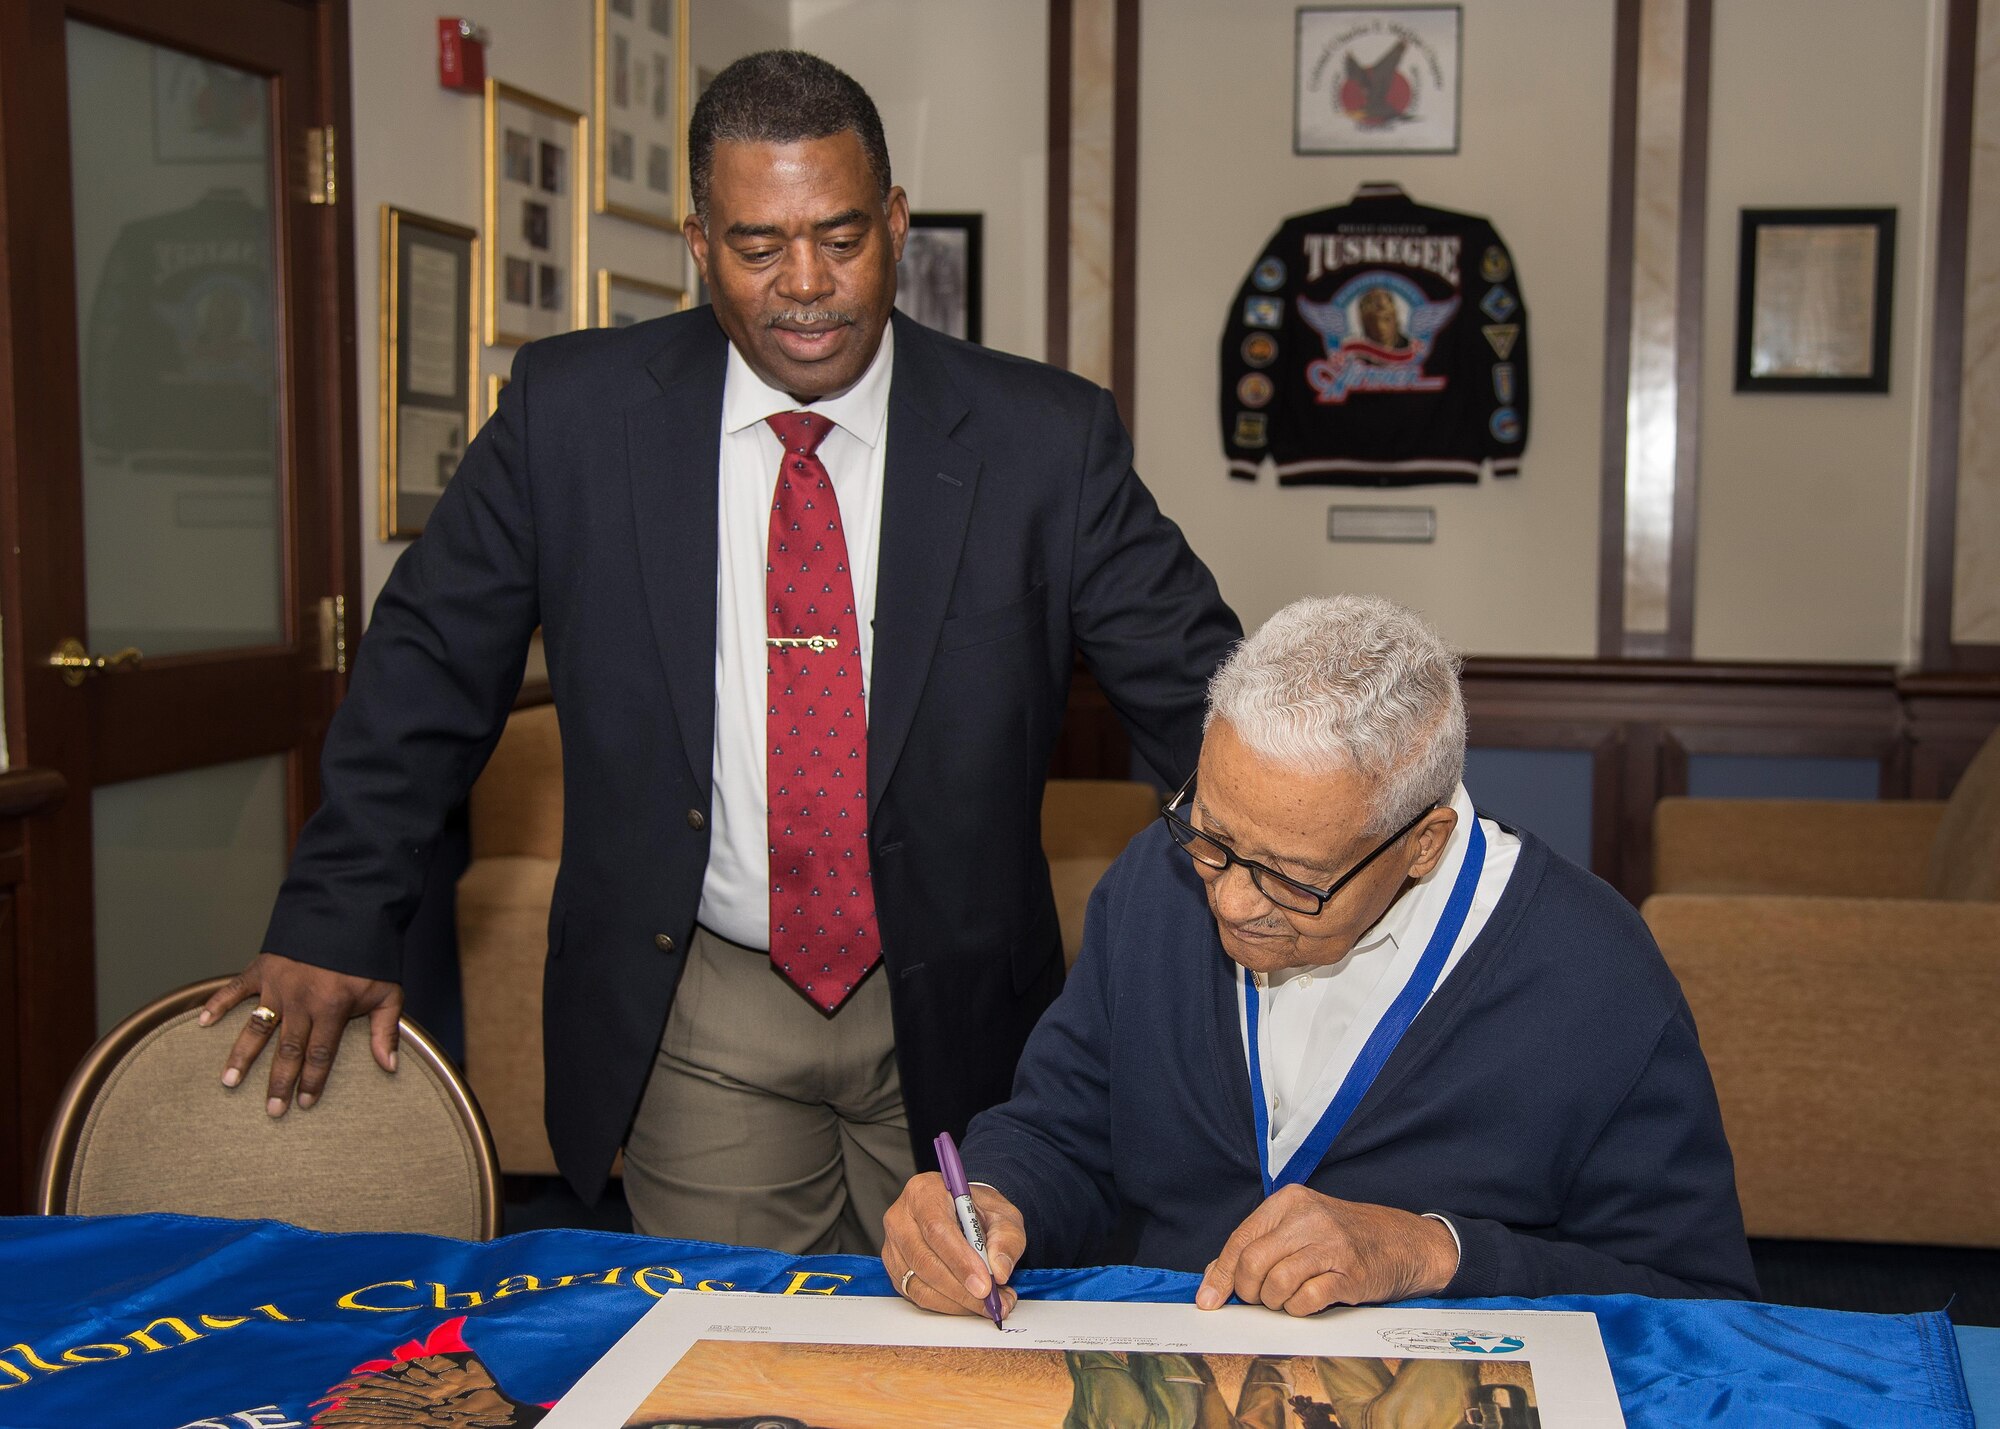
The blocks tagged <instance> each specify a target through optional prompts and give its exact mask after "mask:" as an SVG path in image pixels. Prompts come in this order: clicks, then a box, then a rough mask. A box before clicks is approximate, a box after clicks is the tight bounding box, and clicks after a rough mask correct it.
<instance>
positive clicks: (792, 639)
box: [764, 635, 840, 655]
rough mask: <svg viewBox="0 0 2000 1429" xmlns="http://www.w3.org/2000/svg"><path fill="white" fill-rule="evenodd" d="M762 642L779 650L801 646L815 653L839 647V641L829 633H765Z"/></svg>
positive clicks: (795, 648) (794, 648) (822, 652)
mask: <svg viewBox="0 0 2000 1429" xmlns="http://www.w3.org/2000/svg"><path fill="white" fill-rule="evenodd" d="M764 643H765V644H766V645H769V646H772V647H773V648H775V649H779V650H797V649H800V648H801V647H803V648H805V649H808V650H811V651H812V652H813V654H815V655H820V654H824V653H825V652H826V651H828V650H838V649H839V648H840V642H839V641H838V640H836V639H834V638H833V637H832V636H831V635H767V636H765V637H764Z"/></svg>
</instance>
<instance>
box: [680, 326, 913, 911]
mask: <svg viewBox="0 0 2000 1429" xmlns="http://www.w3.org/2000/svg"><path fill="white" fill-rule="evenodd" d="M895 347H896V335H895V330H894V328H893V327H885V328H884V329H883V330H882V346H881V347H880V348H879V349H877V351H876V353H875V359H874V361H872V362H870V363H869V364H868V370H867V371H865V372H863V373H862V374H861V376H860V378H859V379H858V380H856V382H855V383H854V385H853V386H852V387H849V388H848V389H847V390H846V391H845V392H842V393H840V394H839V395H837V396H833V397H822V398H821V399H820V400H819V401H817V402H814V403H813V404H812V406H811V409H810V410H812V411H814V412H817V413H819V414H820V415H821V416H823V417H827V418H829V419H831V420H832V422H833V424H834V428H833V430H832V431H830V432H828V433H827V435H826V438H825V440H824V441H822V442H821V443H820V445H819V452H818V455H819V459H820V460H821V461H822V462H823V463H825V465H826V470H827V474H828V475H829V476H830V477H832V479H833V493H834V496H835V498H836V499H837V500H838V501H839V502H840V524H841V531H842V534H843V535H845V536H846V538H847V568H848V571H849V573H850V575H851V576H852V577H853V580H854V609H855V614H856V616H857V624H858V625H859V627H860V628H859V630H858V631H857V634H858V635H859V637H860V642H861V690H862V698H863V701H864V704H865V702H866V701H867V700H868V699H869V698H870V697H872V696H873V694H874V691H875V681H874V679H873V678H872V674H873V669H874V665H873V661H874V658H875V574H876V568H877V565H878V564H879V563H878V560H877V557H878V555H879V551H878V547H879V546H880V543H881V535H882V473H883V469H884V468H883V458H884V453H885V451H886V448H887V446H888V431H889V375H890V372H891V370H892V369H893V367H894V363H895ZM799 410H801V408H800V406H799V403H798V402H797V401H796V400H795V399H794V398H792V397H791V396H789V395H788V394H786V393H784V392H780V391H778V390H777V389H775V388H773V387H770V386H767V385H766V384H765V382H764V380H763V379H762V378H761V377H759V376H758V375H757V374H756V373H755V372H753V371H752V370H751V368H750V364H749V363H747V362H745V361H744V360H743V357H742V354H740V353H738V352H737V350H736V345H735V344H734V343H731V344H730V347H729V370H728V374H727V376H725V377H724V379H723V384H722V463H721V465H722V469H721V472H720V481H721V486H720V490H719V499H718V500H717V502H716V571H715V596H716V600H715V757H714V763H713V766H712V767H713V772H714V779H715V797H714V799H713V801H712V802H711V804H710V806H709V819H710V825H709V847H708V871H707V874H706V875H705V876H704V878H703V879H702V885H701V910H700V912H699V913H698V914H697V917H699V919H700V921H701V924H702V926H703V927H705V928H708V929H709V930H711V931H712V932H716V933H719V934H721V935H722V936H723V937H725V938H727V939H729V940H730V941H731V942H733V943H741V944H743V945H744V946H746V947H751V948H768V947H770V946H771V845H770V828H769V821H770V794H769V786H768V783H767V773H766V768H765V759H764V747H765V724H764V718H765V710H766V709H767V708H768V706H769V701H768V699H767V694H768V691H767V690H766V687H765V669H766V662H765V645H764V639H765V636H766V635H767V634H768V633H769V625H768V622H767V621H766V619H765V614H764V605H765V591H764V568H765V564H766V560H765V557H766V554H767V552H768V548H769V545H770V534H771V503H772V502H773V501H774V500H775V499H776V497H777V491H778V465H779V463H780V461H781V460H782V459H783V457H784V444H783V443H782V442H780V441H779V440H778V434H777V433H776V432H774V431H772V430H771V429H770V427H769V426H767V425H765V421H764V419H765V418H766V417H770V416H774V415H776V414H777V413H779V412H796V411H799Z"/></svg>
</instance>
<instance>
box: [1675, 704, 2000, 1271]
mask: <svg viewBox="0 0 2000 1429" xmlns="http://www.w3.org/2000/svg"><path fill="white" fill-rule="evenodd" d="M1654 834H1655V875H1654V887H1655V889H1656V890H1657V892H1655V894H1654V895H1653V896H1652V897H1651V898H1649V899H1647V900H1646V903H1645V905H1644V909H1643V912H1644V915H1645V918H1646V921H1647V923H1648V924H1649V925H1650V926H1651V927H1652V930H1653V934H1654V936H1655V937H1657V938H1658V939H1659V942H1660V947H1661V949H1662V950H1663V951H1664V952H1665V953H1666V956H1667V960H1668V962H1669V963H1670V964H1671V965H1672V966H1673V969H1674V971H1675V973H1676V974H1678V975H1679V977H1680V980H1681V985H1682V987H1683V988H1685V989H1686V992H1687V997H1688V1001H1689V1003H1690V1004H1691V1005H1692V1007H1693V1009H1694V1014H1695V1021H1696V1024H1697V1026H1698V1027H1699V1029H1700V1033H1701V1040H1702V1046H1703V1049H1704V1050H1705V1051H1706V1053H1707V1055H1708V1061H1709V1066H1710V1067H1711V1069H1712V1070H1713V1072H1714V1074H1715V1081H1716V1087H1717V1091H1718V1094H1719V1095H1720V1097H1721V1101H1722V1114H1723V1121H1724V1123H1725V1125H1726V1126H1727V1128H1728V1132H1729V1138H1730V1143H1731V1145H1732V1147H1733V1148H1734V1150H1735V1153H1736V1171H1737V1184H1738V1188H1739V1190H1740V1191H1741V1194H1742V1198H1743V1211H1744V1217H1745V1220H1746V1222H1747V1224H1748V1227H1749V1230H1750V1233H1751V1234H1752V1235H1753V1236H1768V1237H1777V1238H1796V1239H1807V1240H1844V1241H1871V1242H1902V1243H1923V1244H1933V1245H1958V1246H2000V1195H1996V1192H1995V1188H1996V1186H2000V1036H1996V1035H1995V1026H1996V1015H2000V735H1996V736H1995V737H1993V738H1991V739H1989V740H1988V741H1987V743H1986V745H1985V747H1984V748H1983V749H1982V750H1981V752H1980V754H1979V756H1978V757H1977V758H1976V759H1975V760H1974V762H1973V763H1972V765H1971V767H1970V768H1969V769H1968V770H1967V771H1966V773H1965V774H1964V776H1963V777H1962V778H1961V779H1960V781H1959V784H1958V787H1957V788H1956V789H1955V790H1954V792H1953V793H1952V796H1951V798H1950V800H1949V801H1948V802H1925V801H1883V802H1880V803H1836V802H1817V801H1804V800H1798V801H1784V800H1727V799H1667V800H1663V801H1661V803H1660V806H1659V809H1658V811H1657V814H1656V817H1655V823H1654Z"/></svg>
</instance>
